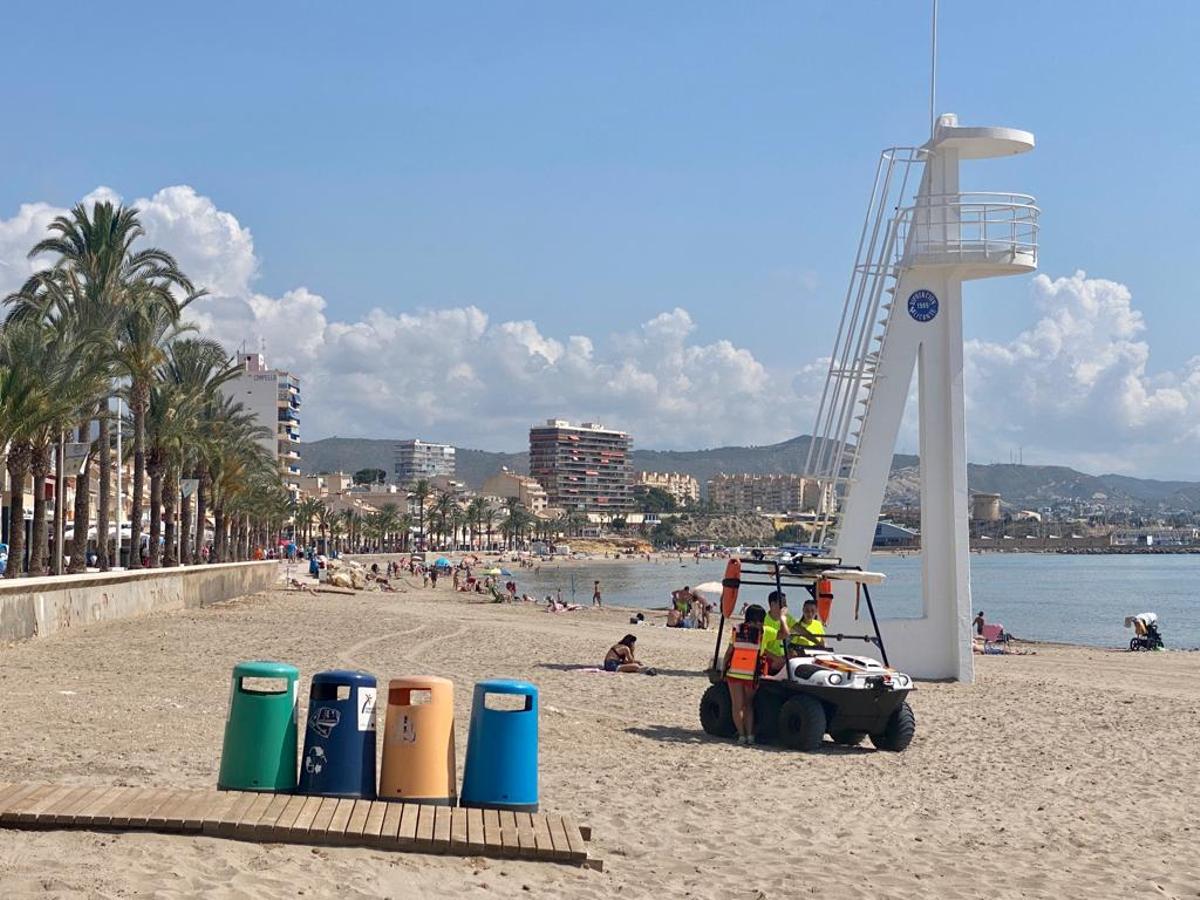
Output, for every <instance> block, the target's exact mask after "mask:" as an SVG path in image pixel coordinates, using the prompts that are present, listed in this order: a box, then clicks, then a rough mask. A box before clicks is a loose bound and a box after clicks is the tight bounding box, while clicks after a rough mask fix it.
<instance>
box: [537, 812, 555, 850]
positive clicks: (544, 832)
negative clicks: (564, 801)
mask: <svg viewBox="0 0 1200 900" xmlns="http://www.w3.org/2000/svg"><path fill="white" fill-rule="evenodd" d="M533 840H534V843H535V844H536V845H537V851H538V858H539V859H556V858H557V857H556V856H555V853H554V841H553V840H552V839H551V838H550V821H549V820H548V819H547V818H546V816H545V815H535V816H533Z"/></svg>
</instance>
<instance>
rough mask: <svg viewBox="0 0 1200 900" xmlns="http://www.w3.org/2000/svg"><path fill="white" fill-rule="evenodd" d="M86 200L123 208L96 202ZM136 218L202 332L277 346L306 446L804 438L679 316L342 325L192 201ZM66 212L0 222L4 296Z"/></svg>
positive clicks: (229, 217) (402, 314) (160, 202)
mask: <svg viewBox="0 0 1200 900" xmlns="http://www.w3.org/2000/svg"><path fill="white" fill-rule="evenodd" d="M85 199H86V200H99V199H111V200H118V201H119V200H120V199H121V198H120V197H119V196H117V195H116V194H115V193H114V192H113V191H111V190H110V189H108V188H98V189H97V190H96V191H94V192H93V193H92V194H90V195H89V196H88V197H87V198H85ZM133 203H134V204H135V205H136V206H137V207H138V208H139V209H140V210H141V217H142V222H143V225H144V227H145V230H146V235H147V239H148V242H149V243H150V244H153V245H156V246H160V247H162V248H164V249H166V250H168V251H169V252H171V253H173V254H174V255H175V256H176V258H177V259H178V260H179V263H180V265H181V267H182V268H183V270H184V271H185V272H187V273H188V274H189V276H190V277H191V278H192V279H193V281H195V283H196V284H197V286H201V287H204V288H206V289H207V290H208V291H209V293H210V296H208V297H206V298H204V299H202V300H200V301H197V302H196V303H195V304H194V305H193V306H192V307H191V308H190V310H189V313H188V315H189V317H190V318H191V319H192V321H194V322H195V323H196V324H197V325H198V326H199V327H200V328H201V329H202V330H203V331H204V332H206V333H208V334H211V335H213V336H214V337H217V338H219V339H220V340H222V341H223V342H224V343H225V345H226V346H227V347H229V348H230V350H234V349H236V348H238V347H240V346H241V345H243V344H245V345H246V346H247V347H248V348H251V349H253V348H255V347H257V346H258V343H259V341H260V340H262V341H264V342H265V344H266V347H267V356H268V362H269V363H270V364H271V365H275V366H280V367H283V368H288V369H290V370H292V371H293V372H294V373H295V374H297V375H299V376H300V378H301V383H302V394H303V397H304V406H303V409H302V416H303V420H302V429H303V431H302V433H303V434H305V436H306V437H307V438H309V439H312V438H317V437H323V436H326V435H329V434H341V435H361V436H371V437H400V436H405V435H412V434H418V433H419V434H421V435H423V436H426V437H430V438H434V439H446V440H453V441H456V442H459V443H463V444H467V445H474V446H481V447H495V448H512V447H519V446H521V444H522V443H523V442H524V439H525V434H526V431H527V429H528V427H529V426H530V425H531V424H533V423H534V422H536V421H538V420H540V419H544V418H547V417H550V416H555V417H558V416H567V417H570V418H572V419H582V420H587V419H594V420H600V421H605V422H607V423H609V424H610V425H612V426H615V427H620V428H625V429H628V430H629V431H631V432H632V433H633V434H634V437H635V440H636V442H637V443H638V445H640V446H658V447H695V446H708V445H714V444H719V443H729V442H766V441H771V440H776V439H778V438H780V437H784V436H787V435H789V434H793V433H795V432H796V431H798V430H801V429H802V428H804V426H805V422H804V421H803V416H802V415H801V416H797V417H795V418H790V419H789V420H788V421H785V422H780V421H778V418H777V412H776V410H777V409H778V406H777V401H779V400H780V399H781V398H782V399H784V400H787V399H788V398H790V396H791V391H790V387H789V385H788V382H787V380H786V379H777V378H774V377H773V376H772V375H771V373H769V372H768V371H767V370H766V369H765V368H764V367H763V365H762V364H761V363H759V362H758V360H757V359H755V357H754V355H753V354H752V353H751V352H750V351H748V350H746V349H744V348H740V347H737V346H735V345H734V344H733V343H732V342H730V341H727V340H720V341H715V342H713V343H710V344H702V343H699V342H697V341H696V340H695V339H694V337H693V335H694V332H695V328H696V326H695V323H694V322H693V321H692V318H691V316H690V315H689V313H688V312H687V311H686V310H684V309H682V308H678V307H676V308H674V309H672V310H670V311H668V312H663V313H661V314H659V315H656V316H654V317H652V318H650V319H649V320H648V321H646V322H644V323H642V324H641V325H640V326H638V327H635V328H632V329H630V330H628V331H625V332H622V333H618V334H614V335H603V336H596V337H593V336H588V335H564V336H552V335H548V334H545V333H543V332H542V330H541V329H540V328H539V326H538V324H537V323H536V322H532V321H527V320H526V321H493V320H492V318H491V317H489V315H488V314H487V313H486V312H484V311H483V310H481V309H479V308H478V307H475V306H470V305H468V306H461V307H454V308H443V309H421V308H416V309H406V310H405V311H392V310H385V309H378V308H377V309H373V310H371V311H370V312H369V313H368V314H367V315H366V316H364V317H363V318H361V319H360V320H358V321H344V320H340V319H338V318H336V316H335V315H333V314H332V312H331V310H330V309H329V304H327V302H326V300H325V298H323V297H321V296H319V295H317V294H314V293H313V292H311V291H309V290H308V289H307V288H305V287H296V288H294V289H292V290H290V291H287V292H286V293H284V294H283V295H281V296H278V297H273V296H268V295H266V294H263V293H260V292H258V291H256V290H255V289H254V280H255V276H256V273H257V271H258V258H257V256H256V254H255V251H254V240H253V237H252V235H251V233H250V230H249V229H248V228H246V227H245V226H244V225H242V224H241V223H240V222H239V221H238V219H237V218H236V217H235V216H234V215H233V214H231V213H229V212H226V211H224V210H221V209H219V208H218V207H217V206H216V204H214V203H213V201H212V200H211V199H210V198H208V197H205V196H203V195H201V194H198V193H197V192H196V191H195V190H194V189H193V188H191V187H187V186H183V185H179V186H173V187H167V188H163V189H162V190H160V191H158V192H157V193H156V194H154V195H153V196H152V197H149V198H143V199H138V200H135V201H133ZM61 212H63V210H60V209H56V208H54V207H52V206H49V205H47V204H29V205H26V206H23V207H21V209H20V210H19V212H18V214H17V215H16V216H14V217H13V218H12V219H8V220H0V284H3V285H4V286H5V287H6V288H7V289H12V288H15V287H17V286H18V285H19V284H20V282H21V281H22V280H23V279H24V277H25V276H26V275H27V274H28V273H29V272H30V271H32V269H31V265H30V263H28V262H26V261H25V259H24V255H25V253H27V252H28V249H29V247H31V246H32V245H33V244H34V243H35V242H36V241H37V240H38V239H39V238H40V237H41V235H42V234H43V233H44V232H45V228H46V225H47V224H49V222H50V221H51V220H52V219H53V217H54V216H55V215H58V214H59V213H61ZM10 269H11V272H10ZM406 305H407V304H406V303H405V301H404V298H396V306H397V307H399V308H403V307H404V306H406Z"/></svg>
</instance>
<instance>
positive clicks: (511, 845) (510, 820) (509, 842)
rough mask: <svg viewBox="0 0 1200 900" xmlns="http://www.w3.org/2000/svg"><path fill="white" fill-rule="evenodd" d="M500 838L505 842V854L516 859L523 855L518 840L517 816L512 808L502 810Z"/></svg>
mask: <svg viewBox="0 0 1200 900" xmlns="http://www.w3.org/2000/svg"><path fill="white" fill-rule="evenodd" d="M500 839H501V840H502V841H503V842H504V855H505V856H511V857H513V858H514V859H515V858H517V857H518V856H520V855H521V845H520V843H519V841H518V840H517V816H516V813H514V812H513V811H512V810H511V809H502V810H500Z"/></svg>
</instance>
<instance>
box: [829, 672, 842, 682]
mask: <svg viewBox="0 0 1200 900" xmlns="http://www.w3.org/2000/svg"><path fill="white" fill-rule="evenodd" d="M845 680H846V679H844V678H843V677H842V676H841V674H840V673H838V672H830V673H829V678H828V679H827V681H828V683H829V684H835V685H836V684H841V683H842V682H843V681H845Z"/></svg>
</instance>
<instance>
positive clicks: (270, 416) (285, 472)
mask: <svg viewBox="0 0 1200 900" xmlns="http://www.w3.org/2000/svg"><path fill="white" fill-rule="evenodd" d="M238 362H240V363H241V371H240V372H239V373H238V375H237V377H236V378H233V379H231V380H230V381H228V382H226V383H225V385H224V386H223V387H222V388H221V391H222V393H224V394H225V396H227V397H232V398H233V399H234V400H236V401H237V402H239V403H241V404H242V406H243V407H245V409H246V412H248V413H251V414H253V416H254V419H255V422H256V423H257V424H258V425H261V426H262V427H263V428H265V429H266V430H267V431H268V432H269V434H268V435H267V436H265V437H261V438H259V443H260V444H262V445H263V447H265V448H266V449H267V450H268V451H270V453H271V456H272V457H274V458H275V459H276V460H277V461H278V462H279V474H280V476H281V477H282V479H283V483H284V485H285V486H287V487H289V488H292V489H294V490H298V489H299V484H298V482H296V481H295V480H294V478H293V476H296V475H299V474H300V379H299V378H297V377H296V376H295V375H293V374H291V373H290V372H284V371H282V370H281V369H268V368H267V363H266V360H265V358H264V357H263V355H262V354H261V353H243V354H242V355H241V356H240V357H238Z"/></svg>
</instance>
